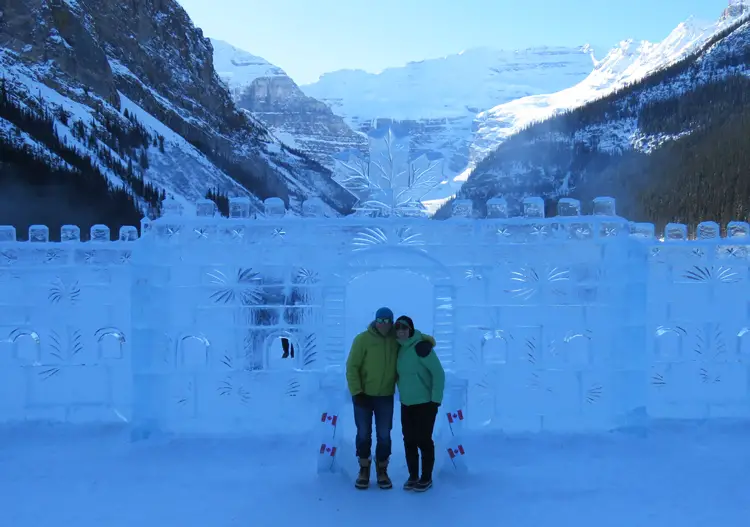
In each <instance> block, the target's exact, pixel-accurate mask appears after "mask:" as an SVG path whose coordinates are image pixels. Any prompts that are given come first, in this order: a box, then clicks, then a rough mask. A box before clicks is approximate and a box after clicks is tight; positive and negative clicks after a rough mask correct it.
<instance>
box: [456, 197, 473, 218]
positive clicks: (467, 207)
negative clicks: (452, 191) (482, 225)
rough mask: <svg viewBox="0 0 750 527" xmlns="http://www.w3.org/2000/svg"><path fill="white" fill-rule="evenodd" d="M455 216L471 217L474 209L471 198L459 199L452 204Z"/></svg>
mask: <svg viewBox="0 0 750 527" xmlns="http://www.w3.org/2000/svg"><path fill="white" fill-rule="evenodd" d="M452 211H453V212H452V214H451V216H452V217H453V218H471V216H472V214H473V211H474V204H473V203H472V202H471V200H470V199H457V200H454V201H453V205H452Z"/></svg>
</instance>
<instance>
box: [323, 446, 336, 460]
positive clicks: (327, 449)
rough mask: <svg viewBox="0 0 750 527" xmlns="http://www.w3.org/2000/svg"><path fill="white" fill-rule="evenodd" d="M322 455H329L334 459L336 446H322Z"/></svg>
mask: <svg viewBox="0 0 750 527" xmlns="http://www.w3.org/2000/svg"><path fill="white" fill-rule="evenodd" d="M320 453H321V454H328V455H329V456H331V457H333V456H335V455H336V447H335V446H328V445H326V444H325V443H323V444H322V445H320Z"/></svg>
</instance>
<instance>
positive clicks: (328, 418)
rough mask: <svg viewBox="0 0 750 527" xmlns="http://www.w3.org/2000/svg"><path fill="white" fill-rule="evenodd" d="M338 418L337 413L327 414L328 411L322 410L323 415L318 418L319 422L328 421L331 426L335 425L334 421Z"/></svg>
mask: <svg viewBox="0 0 750 527" xmlns="http://www.w3.org/2000/svg"><path fill="white" fill-rule="evenodd" d="M338 419H339V416H338V415H329V414H328V412H323V415H322V416H321V418H320V422H321V423H325V422H326V421H328V422H329V423H331V425H332V426H336V421H338Z"/></svg>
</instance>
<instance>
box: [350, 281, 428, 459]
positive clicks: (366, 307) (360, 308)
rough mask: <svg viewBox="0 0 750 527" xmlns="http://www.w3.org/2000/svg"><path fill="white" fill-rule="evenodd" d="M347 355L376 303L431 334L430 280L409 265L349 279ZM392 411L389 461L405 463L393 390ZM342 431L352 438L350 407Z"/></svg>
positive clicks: (396, 402) (399, 415)
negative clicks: (408, 318) (408, 266)
mask: <svg viewBox="0 0 750 527" xmlns="http://www.w3.org/2000/svg"><path fill="white" fill-rule="evenodd" d="M345 302H346V304H345V305H346V313H347V314H346V345H347V349H346V356H348V355H349V346H351V343H352V340H353V339H354V337H356V336H357V334H358V333H360V332H362V331H364V330H365V329H366V328H367V326H368V324H369V323H370V322H372V320H373V319H374V317H375V311H377V309H378V308H379V307H383V306H385V307H389V308H391V310H392V311H393V314H394V316H395V317H399V316H400V315H407V316H409V317H411V318H412V320H414V325H415V326H416V327H417V329H419V330H420V331H423V332H425V333H428V334H433V328H434V318H435V316H434V314H435V292H434V286H433V284H432V282H431V281H430V280H429V279H428V278H426V277H424V276H423V275H421V274H418V273H415V272H413V271H410V270H408V269H379V270H377V271H371V272H368V273H365V274H362V275H360V276H358V277H356V278H354V279H353V280H352V281H351V282H349V284H348V286H347V290H346V300H345ZM395 399H396V400H395V404H394V412H393V430H392V431H391V441H392V443H393V449H392V452H393V454H392V457H391V463H392V464H393V466H394V467H400V466H401V465H404V466H405V463H404V445H403V436H402V435H401V403H400V402H399V399H398V392H396V398H395ZM345 411H346V412H347V413H348V415H347V416H346V418H345V419H344V421H343V422H344V423H345V426H343V427H342V428H343V430H342V432H343V434H344V435H345V437H346V438H351V440H352V442H353V441H354V436H355V434H356V427H355V426H354V416H353V411H352V409H351V407H349V408H347V409H346V410H345ZM374 426H375V425H374V422H373V456H374V455H375V442H376V437H375V428H374Z"/></svg>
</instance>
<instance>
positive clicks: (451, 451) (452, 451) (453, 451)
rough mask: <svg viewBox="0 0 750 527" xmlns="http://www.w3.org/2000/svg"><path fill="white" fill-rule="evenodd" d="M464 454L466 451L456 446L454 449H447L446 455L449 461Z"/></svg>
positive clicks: (462, 447) (461, 446) (460, 446)
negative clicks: (449, 458)
mask: <svg viewBox="0 0 750 527" xmlns="http://www.w3.org/2000/svg"><path fill="white" fill-rule="evenodd" d="M464 454H466V451H465V450H464V446H463V445H458V446H457V447H456V448H449V449H448V455H449V456H450V457H451V459H455V458H456V456H463V455H464Z"/></svg>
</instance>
